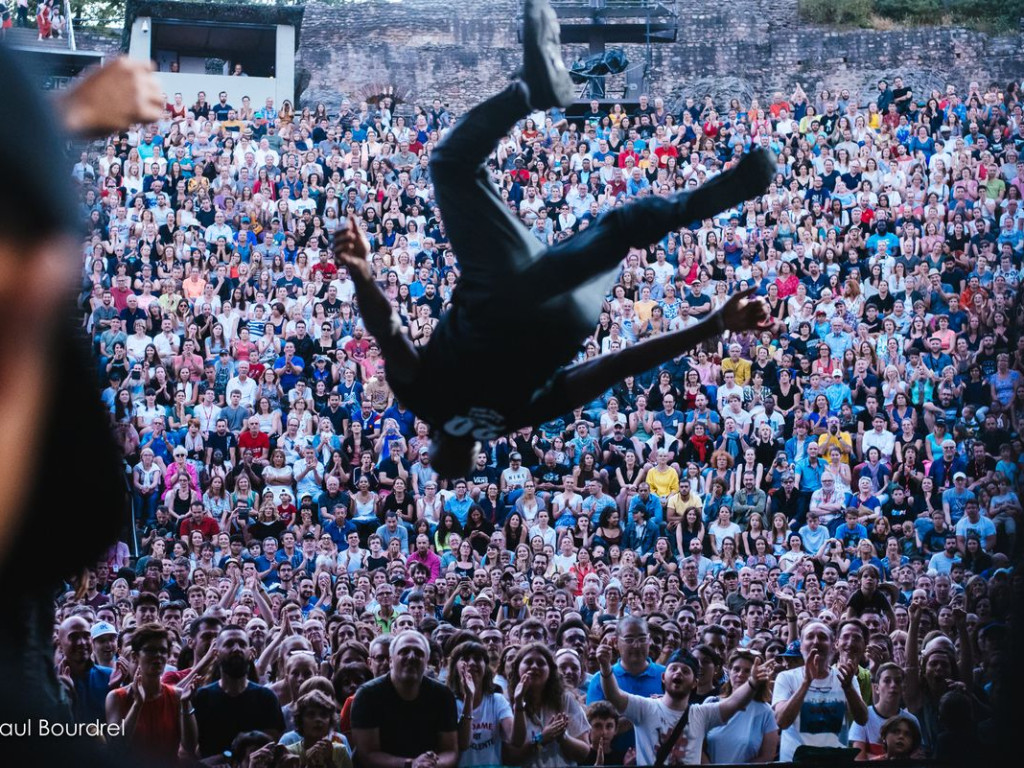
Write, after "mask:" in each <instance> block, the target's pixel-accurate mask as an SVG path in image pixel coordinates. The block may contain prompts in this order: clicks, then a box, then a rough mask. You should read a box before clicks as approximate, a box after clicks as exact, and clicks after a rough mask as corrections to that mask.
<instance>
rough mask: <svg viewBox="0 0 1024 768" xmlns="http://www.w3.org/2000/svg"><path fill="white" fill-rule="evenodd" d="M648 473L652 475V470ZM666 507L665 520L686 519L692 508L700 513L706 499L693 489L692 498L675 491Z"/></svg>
mask: <svg viewBox="0 0 1024 768" xmlns="http://www.w3.org/2000/svg"><path fill="white" fill-rule="evenodd" d="M647 475H648V477H650V472H648V473H647ZM665 507H666V511H665V522H674V521H678V520H685V519H686V513H687V512H688V511H689V510H691V509H696V510H697V512H698V513H700V512H701V511H702V510H703V509H704V501H703V499H701V498H700V496H698V495H697V494H696V493H694V492H693V491H690V498H688V499H684V498H683V497H682V496H681V495H679V494H678V493H673V494H672V495H671V496H669V499H668V501H667V502H666V503H665Z"/></svg>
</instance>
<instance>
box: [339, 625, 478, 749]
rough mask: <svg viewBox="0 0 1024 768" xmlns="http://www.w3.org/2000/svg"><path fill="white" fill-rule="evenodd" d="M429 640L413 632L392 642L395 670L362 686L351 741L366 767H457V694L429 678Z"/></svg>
mask: <svg viewBox="0 0 1024 768" xmlns="http://www.w3.org/2000/svg"><path fill="white" fill-rule="evenodd" d="M429 658H430V644H429V643H428V642H427V639H426V638H425V637H424V636H423V635H421V634H420V633H419V632H417V631H415V630H410V631H408V632H402V633H401V634H400V635H398V636H397V637H396V638H395V639H394V640H393V641H392V643H391V670H390V672H389V673H388V674H386V675H383V676H381V677H378V678H377V679H376V680H373V681H371V682H369V683H367V684H365V685H363V686H361V687H360V688H359V690H358V691H357V692H356V697H355V701H354V702H353V704H352V741H353V743H354V746H355V749H356V753H357V754H358V755H359V762H360V765H362V766H364V768H392V766H395V765H397V764H398V763H399V762H403V765H404V768H455V764H456V762H457V760H458V754H459V752H458V723H457V718H458V712H457V708H456V705H455V696H454V695H453V694H452V692H451V691H449V690H448V689H447V688H445V687H444V686H443V685H441V684H440V683H438V682H436V681H435V680H432V679H431V678H429V677H426V676H425V675H426V671H427V661H428V660H429Z"/></svg>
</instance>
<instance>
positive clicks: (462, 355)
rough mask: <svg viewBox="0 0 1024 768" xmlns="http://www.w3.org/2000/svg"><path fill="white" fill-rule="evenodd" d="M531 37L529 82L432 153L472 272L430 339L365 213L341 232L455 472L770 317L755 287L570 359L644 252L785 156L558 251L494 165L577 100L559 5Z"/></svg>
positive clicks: (763, 157) (406, 381)
mask: <svg viewBox="0 0 1024 768" xmlns="http://www.w3.org/2000/svg"><path fill="white" fill-rule="evenodd" d="M523 37H524V41H523V48H524V50H523V66H522V68H521V70H520V72H519V77H518V78H517V79H516V80H514V81H513V82H512V83H511V84H510V85H509V86H508V87H507V88H506V89H505V90H503V91H502V92H500V93H498V94H497V95H495V96H493V97H492V98H490V99H488V100H487V101H485V102H483V103H482V104H479V105H478V106H476V107H474V108H473V109H472V110H470V111H469V112H468V113H467V114H466V115H465V116H464V117H463V118H462V119H461V120H460V121H459V122H458V124H457V125H456V126H455V127H454V128H453V129H452V130H451V131H450V132H449V133H448V135H447V136H446V137H445V138H444V140H443V141H441V143H440V144H439V145H438V146H437V147H436V148H435V149H434V151H433V153H432V155H431V158H430V178H431V180H432V182H433V185H434V194H435V198H436V201H437V205H438V207H439V208H440V210H441V214H442V216H443V218H444V222H445V228H446V230H447V233H448V236H449V239H450V242H451V246H452V248H453V250H454V251H455V253H456V255H457V256H458V262H459V267H460V270H461V275H460V278H459V283H458V286H457V288H456V290H455V292H454V295H453V297H452V306H451V309H450V311H449V312H448V313H447V314H445V315H444V316H443V317H442V318H441V319H440V322H439V323H438V325H437V327H436V329H435V330H434V333H433V335H432V336H431V339H430V342H429V344H427V345H426V346H425V347H419V348H417V347H414V346H413V344H412V342H411V341H410V339H409V338H408V337H407V336H406V335H405V333H404V331H403V329H402V324H401V322H400V320H399V318H398V315H397V314H396V313H395V312H394V311H393V310H392V307H391V304H390V302H389V301H388V299H387V297H386V296H385V295H384V294H383V293H382V292H381V290H380V288H378V286H377V285H376V283H375V282H374V280H373V275H372V272H371V270H370V265H369V263H368V261H367V257H368V255H369V253H368V252H369V245H368V243H367V240H366V237H365V236H364V234H363V233H362V231H361V230H360V229H359V228H358V226H357V222H356V220H355V219H354V218H351V217H350V219H349V222H348V226H346V227H344V228H342V229H339V230H338V231H337V232H336V233H335V238H334V257H335V260H336V261H337V263H338V264H339V265H344V266H346V267H347V268H348V269H349V271H350V273H351V275H352V279H353V281H354V282H355V286H356V297H357V299H358V301H359V307H360V311H361V312H362V315H363V320H364V322H365V324H366V327H367V329H368V330H369V332H370V333H371V334H373V336H374V337H375V338H376V339H377V341H378V342H379V344H380V347H381V351H382V352H383V354H384V357H385V359H386V360H387V380H388V383H389V385H390V386H391V388H392V390H393V391H394V393H395V396H396V397H397V398H398V399H399V400H400V401H401V402H402V403H403V404H404V405H405V406H406V407H407V408H409V409H410V410H411V411H412V412H413V413H415V414H416V415H417V416H419V417H420V418H422V419H423V420H425V421H426V422H427V423H428V424H430V426H431V428H432V430H433V438H434V439H433V448H432V464H433V467H434V469H435V470H436V471H437V472H438V473H439V474H441V476H443V477H448V478H451V477H460V476H463V475H464V474H465V473H466V472H468V471H469V470H470V468H471V467H472V464H473V460H474V458H475V456H476V452H477V449H478V445H477V443H478V442H479V441H486V440H491V439H495V438H498V437H501V436H503V435H507V434H509V433H510V432H512V431H514V430H516V429H519V428H522V427H525V426H529V425H537V424H542V423H544V422H545V421H549V420H550V419H553V418H555V417H557V416H559V415H562V414H565V413H568V412H570V411H571V410H572V409H573V408H575V407H576V406H577V405H579V404H580V403H584V402H589V401H590V400H593V399H594V398H595V397H598V396H599V395H600V394H602V393H603V392H605V391H607V390H608V389H610V388H611V387H612V386H614V385H615V384H616V383H617V382H620V381H622V380H623V379H624V378H625V377H627V376H633V375H636V374H639V373H642V372H644V371H648V370H650V369H652V368H654V367H656V366H658V365H660V364H661V363H663V362H665V361H666V360H669V359H671V358H672V357H675V356H677V355H680V354H682V353H683V352H686V351H689V350H691V349H693V348H694V347H695V346H696V345H697V344H699V343H700V342H701V341H704V340H706V339H708V338H711V337H714V336H717V335H719V334H721V333H722V332H723V331H724V330H726V329H728V330H730V331H732V332H734V333H735V332H741V331H747V330H752V329H758V328H763V327H768V326H770V319H769V317H768V312H767V308H766V306H765V304H764V302H763V300H761V299H755V298H753V291H752V290H747V291H742V292H740V293H737V294H735V295H734V296H732V297H731V298H730V299H729V301H727V302H726V303H725V304H724V305H723V306H722V307H721V308H720V309H718V310H717V311H715V312H713V313H712V314H710V315H709V316H708V317H707V318H705V319H704V320H703V321H701V322H700V323H698V324H696V325H694V326H691V327H690V328H686V329H682V330H678V331H674V332H671V333H666V334H663V335H660V336H657V337H654V338H652V339H649V340H647V341H644V342H642V343H640V344H636V345H634V346H631V347H627V348H626V349H623V350H621V351H618V352H614V353H611V354H607V355H603V356H601V357H598V358H595V359H592V360H587V361H584V362H581V363H577V364H575V365H569V364H568V363H569V362H570V361H571V360H572V358H573V356H574V355H575V353H576V352H577V351H578V349H579V346H580V343H581V342H582V340H583V339H584V338H586V336H588V335H589V334H590V333H591V332H592V331H593V328H594V326H595V324H596V322H597V318H598V314H599V313H600V309H601V304H602V302H603V300H604V298H605V297H606V296H607V294H608V292H609V290H610V289H611V287H612V286H613V285H614V283H615V280H616V279H617V276H618V272H619V268H620V265H621V262H622V260H623V258H624V257H625V255H626V254H627V252H628V251H629V249H630V248H641V247H646V246H648V245H650V244H651V243H654V242H657V241H659V240H661V239H662V238H663V237H665V235H666V234H667V233H669V232H671V231H672V230H675V229H679V228H680V227H683V226H686V225H688V224H690V223H691V222H694V221H700V220H702V219H705V218H708V217H711V216H714V215H715V214H717V213H720V212H721V211H724V210H727V209H729V208H732V207H733V206H735V205H738V204H739V203H741V202H743V201H744V200H748V199H750V198H751V197H754V196H755V195H758V194H761V193H762V192H763V191H764V190H765V189H766V188H767V186H768V183H769V181H770V180H771V178H772V175H773V174H774V173H775V160H774V157H773V156H772V155H771V153H769V152H764V151H760V150H756V151H754V152H752V153H750V154H747V155H745V156H744V157H742V158H741V159H740V161H739V162H738V163H737V164H736V165H735V166H734V167H732V168H730V169H729V170H727V171H724V172H723V173H720V174H718V175H717V176H715V177H714V178H712V179H710V180H709V181H707V182H706V183H705V184H703V185H702V186H700V187H698V188H696V189H693V190H689V191H684V192H677V193H675V194H673V195H671V196H668V197H659V196H656V195H650V196H647V197H641V198H638V199H636V200H634V201H631V202H629V203H627V204H625V205H622V206H619V207H616V208H613V209H611V210H609V211H607V212H606V213H604V214H603V215H602V216H600V217H599V218H598V219H597V220H596V221H594V222H593V223H592V224H591V225H590V226H589V227H588V228H586V229H585V230H583V231H581V232H579V233H578V234H576V235H574V236H573V237H571V238H569V239H568V240H565V241H563V242H561V243H558V244H557V245H554V246H551V247H545V246H544V245H542V244H541V243H540V242H538V240H537V239H536V238H534V237H533V236H532V235H531V234H530V232H529V231H528V230H527V228H526V227H525V226H524V225H523V224H522V222H520V221H519V220H518V219H517V218H516V217H515V216H514V215H513V214H512V213H511V212H510V211H509V210H508V208H507V207H506V206H505V203H504V202H503V201H502V199H501V197H499V195H498V192H497V190H496V189H495V188H494V186H493V184H491V182H490V180H489V178H488V173H487V169H486V167H485V163H486V160H487V158H488V156H490V155H491V154H492V153H493V152H494V149H495V147H496V146H497V143H498V141H499V140H500V139H501V138H502V137H503V136H505V135H506V134H507V133H508V132H509V130H511V128H512V127H513V126H514V125H515V123H516V121H518V120H520V119H522V118H524V117H526V116H527V115H529V114H531V113H532V112H535V111H538V110H547V109H550V108H552V107H565V106H568V105H569V104H571V103H572V101H573V85H572V81H571V80H570V78H569V73H568V71H567V70H566V68H565V64H564V63H563V61H562V57H561V53H560V51H559V48H560V40H559V27H558V22H557V20H556V18H555V14H554V11H552V10H551V7H550V6H549V5H548V3H547V0H526V5H525V23H524V31H523ZM496 372H497V373H496Z"/></svg>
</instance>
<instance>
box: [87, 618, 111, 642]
mask: <svg viewBox="0 0 1024 768" xmlns="http://www.w3.org/2000/svg"><path fill="white" fill-rule="evenodd" d="M116 634H117V628H116V627H115V626H114V625H113V624H111V623H110V622H109V621H97V622H96V623H95V624H93V625H92V629H91V630H89V636H90V637H91V638H92V639H93V640H95V639H96V638H98V637H103V636H104V635H116Z"/></svg>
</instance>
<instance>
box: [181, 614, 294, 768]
mask: <svg viewBox="0 0 1024 768" xmlns="http://www.w3.org/2000/svg"><path fill="white" fill-rule="evenodd" d="M216 648H217V651H216V653H217V664H218V665H219V667H220V679H219V680H217V682H215V683H211V684H210V685H207V686H205V687H203V688H200V689H199V690H198V691H196V692H195V694H194V695H193V697H192V700H193V707H194V711H195V718H196V723H197V724H198V726H199V756H200V757H202V758H207V757H212V756H214V755H219V754H220V753H222V752H223V751H224V750H226V749H227V748H228V747H230V746H231V742H232V741H233V740H234V738H235V737H236V736H237V735H238V734H239V733H242V732H243V731H250V730H253V729H256V730H261V731H263V732H265V733H267V734H270V735H271V736H273V737H274V738H275V739H276V738H280V736H281V735H282V734H283V733H284V717H283V715H282V714H281V705H280V704H278V702H277V697H276V696H275V695H274V694H273V692H272V691H271V690H270V689H269V688H266V687H264V686H262V685H258V684H256V683H254V682H252V681H250V680H249V678H248V674H249V664H250V653H251V650H250V645H249V637H248V635H247V634H246V631H245V630H244V629H243V628H242V627H240V626H238V625H236V624H228V625H226V626H225V627H223V628H222V629H221V630H220V634H219V635H218V636H217V643H216Z"/></svg>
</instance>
